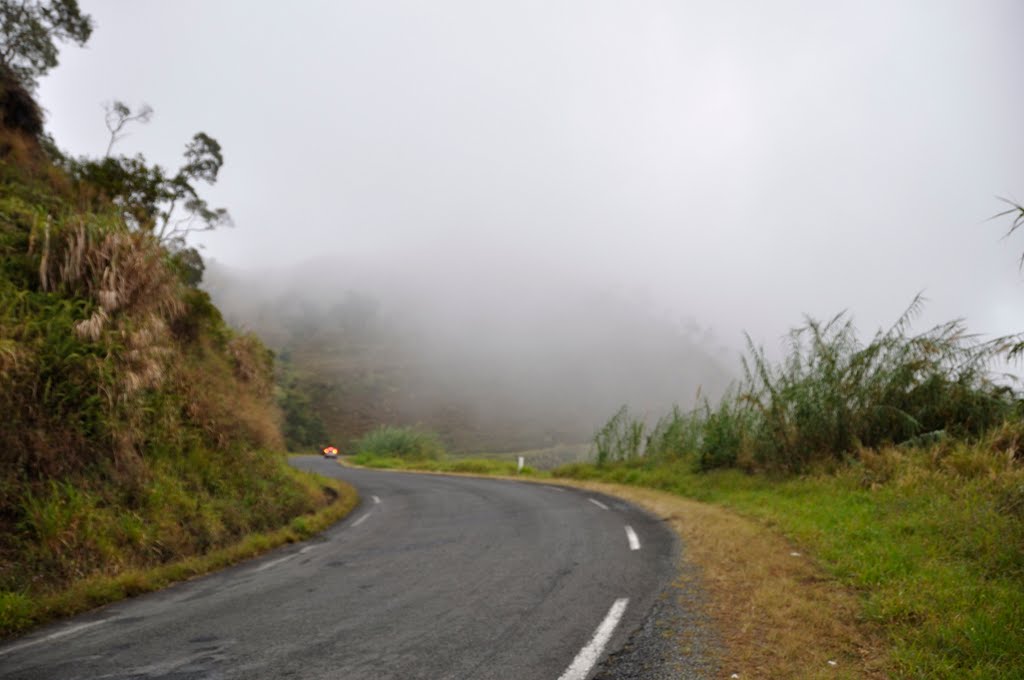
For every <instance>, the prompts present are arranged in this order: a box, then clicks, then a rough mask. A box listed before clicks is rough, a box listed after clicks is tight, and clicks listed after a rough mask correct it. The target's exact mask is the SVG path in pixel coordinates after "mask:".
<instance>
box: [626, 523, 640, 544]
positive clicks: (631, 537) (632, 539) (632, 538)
mask: <svg viewBox="0 0 1024 680" xmlns="http://www.w3.org/2000/svg"><path fill="white" fill-rule="evenodd" d="M626 539H627V540H628V541H629V549H630V550H639V549H640V537H639V536H637V535H636V532H635V531H633V527H631V526H629V525H628V524H627V525H626Z"/></svg>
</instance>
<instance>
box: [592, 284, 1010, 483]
mask: <svg viewBox="0 0 1024 680" xmlns="http://www.w3.org/2000/svg"><path fill="white" fill-rule="evenodd" d="M922 304H923V301H922V299H921V298H920V297H917V298H915V300H914V302H913V303H912V304H911V305H910V307H909V308H908V309H907V311H906V312H905V313H904V314H903V315H902V316H901V317H900V319H899V320H898V321H897V322H896V323H895V324H894V325H893V326H892V327H891V328H889V329H887V330H883V331H879V332H878V333H876V334H875V336H874V337H873V338H872V339H871V341H870V342H867V343H863V342H861V341H860V340H859V339H858V337H857V332H856V329H855V327H854V325H853V322H852V320H850V319H849V318H848V317H847V316H846V315H845V314H839V315H837V316H835V317H834V318H832V319H831V320H829V321H827V322H821V321H818V320H815V319H811V318H808V319H806V322H805V323H804V325H802V326H800V327H798V328H795V329H793V330H792V331H791V332H790V333H789V335H788V337H787V341H788V354H787V356H786V357H785V358H784V359H783V360H782V361H781V362H778V363H773V362H772V361H770V360H769V359H768V358H767V356H766V354H765V352H764V350H763V349H762V348H760V347H757V346H755V345H754V344H753V342H751V341H750V339H749V337H748V340H747V355H746V356H745V357H744V358H743V360H742V369H743V380H742V381H741V382H740V383H739V384H738V385H737V386H735V387H734V388H733V390H732V391H731V392H729V393H728V394H727V395H726V396H725V397H724V398H723V399H722V400H721V401H720V402H719V403H718V404H717V405H714V406H713V405H712V404H711V403H710V402H708V401H707V400H705V401H704V402H703V404H701V405H700V406H699V407H698V408H697V409H695V410H693V411H691V412H687V413H684V412H681V411H680V410H679V409H678V408H676V409H674V410H673V411H672V413H670V414H669V415H668V416H666V417H664V418H662V419H661V420H660V421H658V423H657V424H656V425H655V427H654V428H653V429H652V430H651V431H650V432H649V433H647V432H646V428H645V425H644V423H643V422H642V421H640V420H638V419H636V418H631V417H630V416H629V414H628V411H627V410H626V409H625V407H624V408H623V409H621V410H620V411H619V412H618V413H616V414H615V415H614V416H613V417H612V418H611V419H610V420H609V421H608V423H607V424H606V425H605V426H604V427H603V428H602V429H601V430H599V431H598V433H597V435H596V436H595V437H594V446H595V449H596V453H597V462H598V463H599V464H603V463H605V462H608V461H615V460H629V459H632V458H636V457H639V456H640V455H646V456H648V457H650V458H652V459H656V460H674V459H679V458H684V457H685V458H690V459H692V461H693V462H694V464H695V465H696V466H697V467H698V468H700V469H711V468H716V467H731V466H740V467H744V468H748V469H755V468H756V469H766V470H776V471H781V472H798V471H801V470H805V469H807V468H808V467H809V466H811V465H814V464H819V463H825V462H834V461H841V460H844V459H846V458H850V457H852V456H855V455H856V453H857V451H858V450H860V449H861V448H863V447H868V448H872V447H878V446H881V445H884V444H901V443H905V442H913V441H920V440H923V439H935V438H942V437H974V436H978V435H980V434H981V433H983V432H985V431H986V430H988V429H990V428H992V427H994V426H996V425H998V424H1000V423H1001V422H1003V421H1004V420H1005V419H1007V418H1008V417H1011V416H1013V415H1014V414H1018V413H1020V399H1019V396H1018V395H1017V394H1016V393H1015V392H1014V390H1013V389H1012V388H1011V387H1009V386H1007V385H1003V384H998V383H997V382H995V381H994V380H993V378H992V376H991V373H990V370H989V367H990V366H991V365H992V363H993V362H994V361H995V360H996V359H997V358H998V356H999V353H1000V352H1001V351H1003V343H998V342H993V343H983V342H980V341H979V340H978V339H977V338H976V337H975V336H972V335H971V334H969V333H968V332H967V330H966V328H965V327H964V325H963V323H962V322H961V321H959V320H957V321H952V322H949V323H945V324H941V325H938V326H936V327H934V328H932V329H930V330H928V331H926V332H924V333H919V334H912V333H911V332H910V325H911V321H912V320H913V318H914V317H916V316H917V315H918V314H919V312H920V310H921V306H922ZM645 433H646V438H645V436H644V435H645ZM641 442H645V445H644V446H643V447H642V448H641V445H640V444H641Z"/></svg>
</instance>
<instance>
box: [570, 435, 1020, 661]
mask: <svg viewBox="0 0 1024 680" xmlns="http://www.w3.org/2000/svg"><path fill="white" fill-rule="evenodd" d="M990 444H991V442H990ZM557 474H561V475H566V476H571V477H574V478H584V479H600V480H606V481H615V482H622V483H626V484H630V485H638V486H646V487H651V488H655V489H663V490H667V491H670V492H672V493H674V494H678V495H681V496H685V497H688V498H692V499H696V500H699V501H703V502H706V503H711V504H715V505H721V506H724V507H726V508H729V509H732V510H735V511H738V512H740V513H741V514H743V515H746V516H748V517H752V518H755V519H757V520H759V521H760V522H762V523H763V524H764V525H766V526H768V527H771V528H773V529H774V530H776V531H779V532H781V533H782V534H783V535H785V536H787V537H789V538H791V539H792V540H793V541H795V543H796V544H797V545H799V546H800V547H801V550H804V551H806V552H807V553H808V554H809V555H811V556H812V557H813V558H814V559H815V560H816V561H817V562H818V563H819V564H820V565H821V566H822V567H823V568H824V569H825V570H826V571H827V572H828V573H829V574H830V575H831V576H832V577H834V578H836V579H837V580H838V582H839V583H841V584H844V585H847V586H852V587H854V588H856V589H857V590H858V591H859V592H860V593H861V596H862V605H863V609H862V616H863V617H864V618H865V619H866V620H867V621H868V622H871V623H873V624H876V625H878V626H880V627H881V629H882V630H884V632H885V633H886V635H887V636H888V638H889V641H890V643H891V646H892V650H891V658H892V661H891V670H892V672H893V674H894V675H896V676H897V677H908V678H917V677H928V678H1017V677H1020V673H1021V671H1022V669H1024V522H1022V511H1024V470H1022V468H1021V466H1020V465H1019V464H1016V463H1014V461H1013V459H1012V457H1009V456H1007V455H1006V454H1005V453H1004V452H1002V451H999V450H998V448H993V447H992V446H989V445H978V446H974V447H972V446H968V445H964V444H958V445H955V446H952V447H950V448H949V449H948V450H939V449H932V450H918V451H913V452H909V453H908V452H898V451H896V450H888V451H885V452H883V453H881V454H869V455H867V456H866V457H865V461H864V462H863V463H861V464H857V465H853V466H849V467H844V468H842V469H840V470H839V471H837V472H835V473H833V474H811V475H804V476H801V477H796V478H788V479H772V478H769V477H765V476H762V475H749V474H746V473H742V472H738V471H735V470H731V471H720V472H713V473H706V474H697V473H694V472H693V471H692V466H691V465H689V464H683V463H679V464H677V465H666V464H662V465H653V466H649V465H645V464H644V463H643V462H634V463H622V464H618V465H613V466H609V467H605V468H597V467H595V466H587V465H580V466H573V467H569V468H566V469H563V470H561V471H559V472H558V473H557Z"/></svg>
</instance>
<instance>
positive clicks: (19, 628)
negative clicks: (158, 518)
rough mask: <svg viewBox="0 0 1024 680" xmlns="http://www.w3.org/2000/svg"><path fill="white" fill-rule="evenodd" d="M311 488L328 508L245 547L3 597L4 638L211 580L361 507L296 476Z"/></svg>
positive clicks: (327, 485)
mask: <svg viewBox="0 0 1024 680" xmlns="http://www.w3.org/2000/svg"><path fill="white" fill-rule="evenodd" d="M289 474H294V475H295V476H296V478H297V479H300V480H301V481H302V482H303V483H305V484H307V485H308V484H311V483H315V484H317V485H319V486H320V487H321V488H322V489H323V491H324V496H325V498H327V499H328V501H327V503H326V504H325V505H324V506H322V507H321V508H319V509H318V510H316V511H314V512H311V513H307V514H304V515H300V516H298V517H295V518H293V519H292V520H291V521H290V522H289V523H288V524H287V525H286V526H283V527H280V528H278V529H273V530H269V531H261V532H256V533H251V534H249V535H247V536H245V537H244V538H243V539H241V540H240V541H238V542H236V543H234V544H232V545H229V546H226V547H223V548H218V549H215V550H212V551H210V552H207V553H206V554H203V555H196V556H191V557H187V558H184V559H180V560H175V561H173V562H169V563H165V564H161V565H159V566H154V567H148V568H135V569H128V570H126V571H123V572H121V573H119V574H117V575H113V576H106V575H93V576H90V577H87V578H85V579H82V580H78V581H75V582H73V583H71V584H69V585H68V587H66V588H62V589H57V590H52V591H49V592H41V593H24V592H2V593H0V637H11V636H14V635H17V634H20V633H24V632H26V631H27V630H29V629H30V628H33V627H35V626H38V625H40V624H43V623H46V622H49V621H52V620H54V619H57V618H61V617H66V616H72V615H74V614H78V613H81V612H84V611H87V610H89V609H93V608H95V607H99V606H101V605H105V604H109V603H111V602H116V601H118V600H122V599H124V598H127V597H133V596H135V595H141V594H142V593H148V592H152V591H154V590H159V589H161V588H165V587H166V586H168V585H170V584H172V583H175V582H177V581H183V580H186V579H189V578H193V577H195V576H200V575H202V574H207V573H210V572H212V571H216V570H218V569H222V568H224V567H227V566H230V565H232V564H235V563H237V562H241V561H243V560H246V559H250V558H252V557H255V556H257V555H260V554H262V553H264V552H267V551H268V550H272V549H274V548H276V547H278V546H281V545H284V544H286V543H295V542H297V541H302V540H305V539H307V538H309V537H311V536H313V535H315V534H317V533H319V532H321V531H323V530H324V529H326V528H327V527H329V526H330V525H332V524H333V523H335V522H337V521H338V520H340V519H342V518H343V517H345V516H346V515H348V514H349V512H351V511H352V509H353V508H354V507H355V506H356V503H357V502H358V500H359V497H358V494H357V493H356V490H355V488H354V487H352V486H351V485H350V484H348V483H346V482H343V481H341V480H337V479H329V478H325V477H320V476H318V475H312V474H309V473H305V472H301V471H298V470H292V471H291V472H290V473H289Z"/></svg>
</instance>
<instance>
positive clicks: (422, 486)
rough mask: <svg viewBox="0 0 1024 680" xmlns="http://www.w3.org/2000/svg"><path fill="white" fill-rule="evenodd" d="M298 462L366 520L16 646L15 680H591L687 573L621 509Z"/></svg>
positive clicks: (6, 650)
mask: <svg viewBox="0 0 1024 680" xmlns="http://www.w3.org/2000/svg"><path fill="white" fill-rule="evenodd" d="M293 462H294V464H295V465H297V466H299V467H302V468H305V469H308V470H313V471H316V472H319V473H321V474H324V475H330V476H336V477H342V478H344V479H346V480H348V481H350V482H351V483H352V484H354V485H355V486H356V487H357V488H358V489H359V492H360V496H361V498H362V500H361V504H360V506H359V507H358V508H356V510H355V511H354V512H353V513H352V514H351V515H350V516H349V517H348V518H347V519H346V520H345V521H343V522H341V523H339V524H337V525H335V526H334V527H332V528H331V529H330V530H328V531H327V532H325V533H324V534H321V535H320V536H319V537H317V538H316V539H313V540H311V541H308V542H306V543H303V544H297V545H291V546H286V547H284V548H281V549H279V550H276V551H273V552H271V553H269V554H267V555H264V556H263V557H260V558H258V559H255V560H250V561H247V562H244V563H242V564H239V565H236V566H234V567H231V568H229V569H226V570H224V571H221V572H218V573H216V574H213V575H210V576H207V577H203V578H199V579H195V580H192V581H189V582H186V583H181V584H178V585H175V586H172V587H170V588H168V589H166V590H164V591H161V592H158V593H152V594H150V595H145V596H142V597H137V598H134V599H132V600H126V601H124V602H120V603H117V604H114V605H110V606H108V607H105V608H102V609H99V610H96V611H94V612H90V613H89V614H86V615H84V616H79V617H76V618H74V619H71V620H68V621H64V622H61V623H59V624H55V625H52V626H48V627H45V628H43V629H40V630H38V631H36V632H34V633H32V634H31V635H29V636H27V637H25V638H22V639H19V640H14V641H11V642H9V643H7V644H4V645H2V646H0V677H2V678H10V679H12V680H13V679H15V678H17V679H22V678H24V679H26V680H30V679H37V678H39V679H42V678H63V679H67V680H71V679H74V678H81V679H83V680H84V679H86V678H89V679H94V678H173V679H175V680H179V679H181V680H183V679H185V678H218V679H219V678H247V679H250V678H303V679H306V678H338V679H340V678H344V679H345V680H357V679H361V678H374V679H381V678H396V679H399V678H400V679H402V680H408V679H412V678H430V679H432V680H436V679H439V678H467V679H494V680H511V679H520V678H521V679H524V680H527V679H530V678H538V679H544V680H583V678H588V677H591V676H592V675H593V673H594V666H595V664H596V663H597V662H598V661H599V660H600V659H601V658H603V657H604V656H605V655H606V654H607V653H608V652H609V651H611V650H614V649H617V648H618V647H620V646H621V645H622V644H623V643H624V642H625V641H626V639H627V637H628V636H629V633H630V632H631V631H633V630H635V629H636V628H638V627H639V626H640V624H641V623H642V622H643V619H644V617H645V615H646V613H647V612H648V610H649V609H650V608H651V605H652V604H653V602H654V598H655V597H656V595H657V594H658V592H659V591H660V590H661V587H662V586H664V585H665V584H666V583H667V580H668V579H669V578H670V577H671V575H672V573H673V555H674V541H673V537H672V535H671V533H670V532H669V531H668V530H667V529H666V528H665V527H664V526H663V525H662V524H661V523H660V522H658V521H657V520H656V519H654V518H652V517H651V516H649V515H647V514H645V513H643V512H641V511H639V510H637V509H636V508H634V507H633V506H630V505H628V504H626V503H624V502H622V501H619V500H617V499H614V498H609V497H606V496H598V495H595V494H591V493H586V492H583V491H577V490H574V489H564V488H560V487H552V486H545V485H540V484H528V483H520V482H510V481H501V480H493V479H475V478H466V477H444V476H435V475H416V474H406V473H397V472H379V471H370V470H354V469H347V468H342V467H341V466H339V465H337V464H335V463H333V462H331V461H325V460H321V459H317V458H297V459H294V461H293ZM627 527H629V528H628V529H627Z"/></svg>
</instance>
